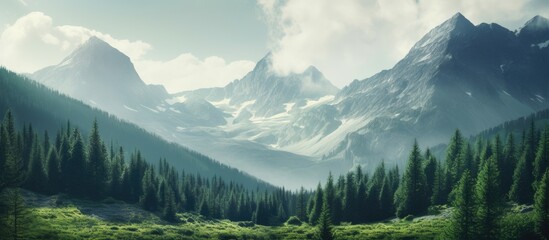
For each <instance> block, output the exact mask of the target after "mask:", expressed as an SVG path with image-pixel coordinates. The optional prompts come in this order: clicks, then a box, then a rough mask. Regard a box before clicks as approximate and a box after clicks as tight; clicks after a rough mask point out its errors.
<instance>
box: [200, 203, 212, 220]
mask: <svg viewBox="0 0 549 240" xmlns="http://www.w3.org/2000/svg"><path fill="white" fill-rule="evenodd" d="M198 212H199V213H200V215H202V216H204V217H210V214H211V212H210V206H209V204H208V201H207V200H206V199H205V198H204V199H202V203H201V204H200V207H199V211H198Z"/></svg>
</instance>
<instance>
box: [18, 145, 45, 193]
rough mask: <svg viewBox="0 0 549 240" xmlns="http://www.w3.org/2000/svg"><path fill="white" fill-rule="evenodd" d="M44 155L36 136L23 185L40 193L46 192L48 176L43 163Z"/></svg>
mask: <svg viewBox="0 0 549 240" xmlns="http://www.w3.org/2000/svg"><path fill="white" fill-rule="evenodd" d="M43 156H44V155H43V151H42V146H41V145H40V143H39V142H38V138H37V137H35V138H34V141H33V144H32V150H31V156H30V162H29V172H28V176H27V179H26V181H25V184H24V185H23V186H24V187H25V188H26V189H29V190H31V191H35V192H40V193H45V192H46V190H47V189H46V188H47V187H46V184H47V183H48V177H47V176H46V170H45V168H44V164H43V158H44V157H43Z"/></svg>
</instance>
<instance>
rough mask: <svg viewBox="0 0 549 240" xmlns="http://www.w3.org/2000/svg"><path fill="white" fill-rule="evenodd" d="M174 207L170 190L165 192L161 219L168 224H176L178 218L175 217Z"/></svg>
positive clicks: (173, 199) (172, 194)
mask: <svg viewBox="0 0 549 240" xmlns="http://www.w3.org/2000/svg"><path fill="white" fill-rule="evenodd" d="M176 212H177V209H176V206H175V197H174V193H173V191H172V190H171V189H168V190H167V191H166V196H165V203H164V210H163V211H162V217H163V218H164V220H166V221H168V222H177V221H178V218H177V216H176Z"/></svg>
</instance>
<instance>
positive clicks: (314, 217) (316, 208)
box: [309, 183, 324, 225]
mask: <svg viewBox="0 0 549 240" xmlns="http://www.w3.org/2000/svg"><path fill="white" fill-rule="evenodd" d="M323 200H324V191H322V187H321V186H320V183H319V184H318V186H317V188H316V192H315V195H314V199H313V202H312V206H313V207H312V209H311V212H310V214H309V223H310V224H311V225H316V224H317V221H318V218H319V217H320V213H321V211H322V204H323V202H324V201H323Z"/></svg>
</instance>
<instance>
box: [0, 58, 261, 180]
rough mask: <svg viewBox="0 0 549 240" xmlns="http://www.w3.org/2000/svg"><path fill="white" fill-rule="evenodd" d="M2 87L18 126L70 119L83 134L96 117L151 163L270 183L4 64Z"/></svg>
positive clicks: (41, 126) (51, 127) (116, 140)
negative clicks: (27, 76) (62, 93)
mask: <svg viewBox="0 0 549 240" xmlns="http://www.w3.org/2000/svg"><path fill="white" fill-rule="evenodd" d="M0 89H1V91H2V94H0V113H5V112H6V111H7V110H8V109H10V110H11V112H12V114H13V116H14V117H15V119H17V123H16V125H18V126H19V127H21V126H20V125H19V123H20V124H23V123H30V124H32V126H33V128H34V130H36V131H37V132H40V133H42V132H43V131H45V130H48V131H49V132H50V133H54V132H56V131H58V130H59V129H60V128H66V126H67V121H70V125H71V126H72V127H77V128H79V129H80V130H81V131H82V134H83V135H87V134H89V133H90V130H91V124H90V123H91V122H92V121H93V119H96V120H97V121H98V122H99V123H100V124H101V128H102V129H103V136H102V137H103V138H104V139H105V141H106V143H107V144H110V143H113V144H115V145H123V146H124V147H125V149H128V150H129V151H134V150H136V149H139V150H141V152H142V155H143V157H144V158H146V159H147V160H148V161H150V162H151V163H157V162H158V160H159V159H161V158H165V159H167V161H168V162H169V163H170V164H171V165H173V166H174V167H175V168H176V169H177V170H178V171H179V170H185V171H186V172H188V173H199V174H201V175H203V176H206V177H212V176H218V177H220V178H223V179H225V180H227V181H235V182H238V183H240V184H243V185H244V186H245V187H246V188H256V187H257V186H259V187H261V188H265V187H269V186H268V185H267V184H265V183H264V182H262V181H259V180H257V179H255V178H253V177H251V176H249V175H248V174H245V173H242V172H240V171H239V170H236V169H233V168H229V167H226V166H224V165H222V164H220V163H218V162H216V161H214V160H212V159H210V158H208V157H206V156H204V155H201V154H199V153H196V152H194V151H192V150H189V149H186V148H184V147H181V146H180V145H177V144H173V143H168V142H166V141H165V140H162V139H161V138H160V137H158V136H155V135H152V134H150V133H148V132H146V131H144V130H143V129H141V128H139V127H137V126H135V125H133V124H130V123H127V122H125V121H121V120H119V119H118V118H116V117H115V116H112V115H109V114H107V113H105V112H102V111H99V110H97V109H93V108H91V107H89V106H87V105H85V104H83V103H82V102H80V101H77V100H74V99H71V98H69V97H67V96H64V95H61V94H59V93H58V92H55V91H52V90H50V89H48V88H46V87H44V86H42V85H40V84H38V83H36V82H34V81H32V80H29V79H27V78H25V77H23V76H20V75H17V74H16V73H13V72H10V71H9V70H6V69H5V68H0Z"/></svg>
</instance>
